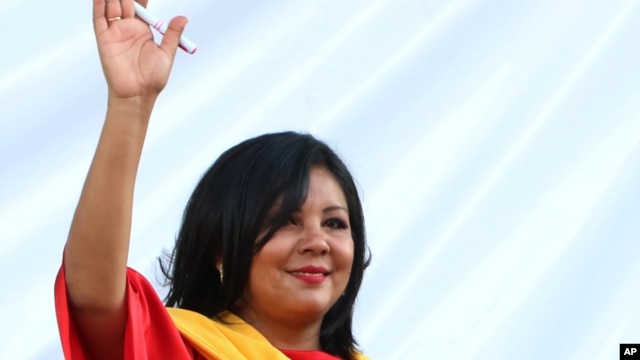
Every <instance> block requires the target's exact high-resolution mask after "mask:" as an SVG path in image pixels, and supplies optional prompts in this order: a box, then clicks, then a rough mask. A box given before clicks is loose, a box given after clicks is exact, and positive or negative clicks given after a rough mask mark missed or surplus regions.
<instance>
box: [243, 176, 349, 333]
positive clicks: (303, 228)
mask: <svg viewBox="0 0 640 360" xmlns="http://www.w3.org/2000/svg"><path fill="white" fill-rule="evenodd" d="M352 262H353V239H352V237H351V228H350V224H349V209H347V202H346V200H345V197H344V193H343V191H342V188H341V187H340V185H339V183H338V181H337V180H336V179H335V177H334V176H333V174H331V172H329V171H328V170H326V169H324V168H320V167H316V168H312V170H311V171H310V176H309V191H308V195H307V198H306V201H305V203H304V204H303V205H302V207H301V208H300V210H299V211H298V212H296V213H294V214H292V215H291V218H290V220H289V222H288V223H287V224H286V225H284V226H282V227H281V228H280V229H278V231H276V233H275V234H274V235H273V237H272V238H271V239H270V240H269V241H268V242H267V243H266V244H265V245H264V247H263V248H262V249H261V250H260V251H259V252H258V253H257V254H256V255H255V256H254V258H253V262H252V264H251V270H250V273H249V282H248V284H247V288H246V289H245V292H244V295H243V297H242V299H241V302H240V303H239V304H238V305H239V306H240V310H241V315H242V316H243V317H245V319H246V320H247V321H250V322H259V323H265V322H268V323H273V322H274V321H275V323H279V324H283V323H284V324H287V323H289V322H292V321H293V322H299V323H300V325H302V324H303V322H314V321H315V322H317V321H321V319H322V317H323V316H324V314H326V312H327V311H328V310H329V309H330V308H331V306H333V304H334V303H335V302H336V301H337V300H338V298H339V297H340V296H341V295H342V293H343V292H344V290H345V288H346V286H347V282H348V281H349V276H350V273H351V264H352ZM254 325H257V324H254Z"/></svg>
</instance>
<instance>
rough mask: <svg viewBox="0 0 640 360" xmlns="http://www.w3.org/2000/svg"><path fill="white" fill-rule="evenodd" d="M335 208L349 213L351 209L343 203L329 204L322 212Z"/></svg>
mask: <svg viewBox="0 0 640 360" xmlns="http://www.w3.org/2000/svg"><path fill="white" fill-rule="evenodd" d="M334 210H342V211H344V212H346V213H347V214H348V213H349V210H348V209H347V208H346V207H344V206H341V205H331V206H327V207H326V208H324V209H322V212H323V213H326V212H330V211H334Z"/></svg>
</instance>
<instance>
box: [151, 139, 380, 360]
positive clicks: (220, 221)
mask: <svg viewBox="0 0 640 360" xmlns="http://www.w3.org/2000/svg"><path fill="white" fill-rule="evenodd" d="M313 167H322V168H325V169H326V170H328V171H329V172H331V173H332V174H333V176H334V177H335V178H336V180H337V181H338V183H339V184H340V187H341V188H342V191H343V192H344V196H345V199H346V201H347V208H348V210H349V223H350V228H351V235H352V238H353V241H354V257H353V264H352V267H351V274H350V278H349V281H348V283H347V287H346V290H345V292H344V295H343V296H340V297H339V299H338V300H337V302H336V303H335V304H334V305H333V306H332V307H331V309H329V311H328V312H327V313H326V314H325V316H324V318H323V321H322V326H321V330H320V347H321V350H323V351H325V352H327V353H329V354H332V355H334V356H338V357H340V358H342V359H353V358H354V354H355V351H356V346H357V342H356V341H355V338H354V336H353V332H352V320H353V310H354V306H355V301H356V296H357V294H358V290H359V289H360V285H361V284H362V279H363V276H364V270H365V269H366V267H367V266H368V265H369V262H370V253H369V249H368V246H367V244H366V238H365V226H364V215H363V210H362V204H361V202H360V198H359V196H358V191H357V188H356V184H355V182H354V180H353V178H352V176H351V173H350V172H349V170H348V169H347V167H346V165H345V164H344V163H343V161H342V160H341V159H340V158H339V157H338V155H336V153H335V152H334V151H333V150H331V148H330V147H329V146H328V145H327V144H326V143H324V142H322V141H320V140H318V139H316V138H315V137H313V136H311V135H309V134H301V133H296V132H280V133H273V134H266V135H261V136H258V137H255V138H252V139H248V140H245V141H243V142H241V143H240V144H238V145H236V146H234V147H232V148H230V149H229V150H227V151H226V152H224V153H223V154H222V155H221V156H220V157H219V158H218V160H216V162H214V164H213V165H212V166H211V167H210V168H209V169H208V170H207V171H206V172H205V174H204V175H203V177H202V178H201V180H200V182H199V183H198V185H197V186H196V188H195V190H194V191H193V194H192V195H191V197H190V199H189V201H188V204H187V206H186V209H185V211H184V215H183V219H182V226H181V229H180V231H179V233H178V236H177V240H176V244H175V247H174V249H173V251H172V252H171V253H170V254H168V256H167V257H166V258H165V261H164V262H163V260H162V259H160V266H161V270H162V272H163V274H164V275H165V277H166V279H167V284H168V285H169V292H168V294H167V296H166V299H165V303H166V305H167V306H175V307H180V308H184V309H188V310H192V311H196V312H198V313H201V314H203V315H205V316H207V317H214V316H216V315H217V314H219V313H220V312H222V311H224V310H233V308H234V305H235V303H236V302H237V300H238V299H239V298H240V297H241V296H242V294H243V291H244V289H245V287H246V286H247V283H248V281H249V271H250V268H251V262H252V259H253V256H254V255H255V254H256V253H257V252H258V251H260V249H261V248H262V247H263V246H264V244H266V243H267V242H268V241H269V239H270V238H271V236H273V234H274V233H275V232H276V231H277V230H278V228H279V227H280V226H282V225H283V224H284V223H286V221H287V219H288V218H289V216H290V215H291V214H292V213H294V212H296V211H297V210H299V209H300V207H301V206H302V204H303V203H304V201H305V198H306V196H307V191H308V187H309V173H310V170H311V168H313ZM276 201H277V202H278V204H279V209H278V210H277V214H276V215H275V217H273V218H272V219H268V217H270V216H272V214H270V211H272V209H273V207H274V205H275V204H276ZM265 224H267V226H268V227H267V229H266V230H267V231H266V232H264V226H265ZM261 233H262V234H265V235H263V236H262V237H261V238H260V239H258V236H259V235H260V234H261ZM216 260H222V267H223V269H224V281H221V280H220V273H219V271H218V269H217V268H216V266H215V263H216Z"/></svg>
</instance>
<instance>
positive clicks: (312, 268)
mask: <svg viewBox="0 0 640 360" xmlns="http://www.w3.org/2000/svg"><path fill="white" fill-rule="evenodd" d="M141 3H142V5H143V6H145V5H146V3H144V2H141ZM93 16H94V28H95V33H96V38H97V42H98V49H99V53H100V59H101V62H102V67H103V71H104V74H105V77H106V80H107V84H108V89H109V92H108V107H107V114H106V119H105V122H104V126H103V130H102V134H101V137H100V140H99V143H98V147H97V149H96V152H95V155H94V159H93V162H92V164H91V168H90V170H89V173H88V175H87V179H86V181H85V185H84V188H83V190H82V194H81V197H80V200H79V203H78V206H77V209H76V213H75V215H74V219H73V222H72V225H71V229H70V232H69V237H68V240H67V244H66V246H65V252H64V260H63V266H62V268H61V270H60V273H59V275H58V278H57V279H56V289H55V293H56V312H57V316H58V324H59V329H60V335H61V339H62V344H63V350H64V353H65V357H66V358H67V359H120V358H125V359H287V358H291V359H336V358H339V359H365V357H364V356H363V355H361V354H360V353H359V352H358V351H357V349H356V342H355V340H354V338H353V335H352V329H351V321H352V314H353V307H354V303H355V298H356V295H357V292H358V289H359V287H360V284H361V282H362V276H363V273H364V269H365V268H366V266H367V265H368V262H369V259H368V253H367V246H366V242H365V231H364V219H363V216H362V206H361V204H360V200H359V198H358V194H357V191H356V187H355V184H354V182H353V179H352V177H351V175H350V173H349V171H348V170H347V168H346V167H345V165H344V164H343V162H342V161H341V160H340V159H339V158H338V157H337V156H336V154H335V153H334V152H333V151H332V150H331V149H330V148H329V147H328V146H327V145H326V144H324V143H323V142H321V141H318V140H316V139H315V138H313V137H312V136H310V135H304V134H297V133H292V132H285V133H277V134H267V135H263V136H260V137H256V138H253V139H249V140H247V141H244V142H242V143H241V144H239V145H237V146H235V147H233V148H231V149H229V150H228V151H227V152H225V153H224V154H223V155H222V156H221V157H220V158H219V159H218V160H217V161H216V162H215V163H214V164H213V165H212V167H211V168H210V169H209V170H208V171H207V172H206V173H205V175H204V176H203V178H202V179H201V181H200V183H199V184H198V185H197V187H196V189H195V191H194V192H193V194H192V196H191V198H190V200H189V203H188V205H187V208H186V210H185V213H184V218H183V224H182V228H181V230H180V232H179V235H178V239H177V242H176V247H175V249H174V251H173V253H172V254H171V256H169V258H168V262H166V263H163V264H162V265H163V267H162V268H163V271H164V273H165V275H166V276H167V279H168V284H169V289H170V290H169V294H168V296H167V303H166V306H167V308H165V304H162V302H161V301H160V299H159V298H158V296H157V294H156V293H155V292H154V290H153V288H152V287H151V285H150V284H149V283H148V281H147V280H146V279H144V278H143V277H142V276H141V275H140V274H138V273H136V272H135V271H133V270H131V269H128V268H127V266H126V263H127V253H128V246H129V237H130V228H131V211H132V201H133V188H134V182H135V176H136V172H137V168H138V163H139V159H140V154H141V151H142V147H143V143H144V138H145V134H146V130H147V126H148V122H149V118H150V115H151V111H152V108H153V105H154V103H155V101H156V98H157V96H158V94H159V93H160V91H161V90H162V89H163V88H164V86H165V84H166V82H167V79H168V76H169V72H170V69H171V66H172V64H173V59H174V56H175V53H176V48H177V46H178V41H179V37H180V34H181V33H182V31H183V29H184V27H185V25H186V22H187V21H186V18H184V17H176V18H174V19H173V20H172V21H171V22H170V24H169V29H168V31H167V32H166V34H165V36H164V38H163V40H162V43H161V44H160V45H156V44H155V43H154V42H153V37H152V34H151V32H150V30H149V27H148V26H147V25H146V24H145V23H143V22H142V21H140V20H138V19H136V18H135V16H134V6H133V1H132V0H122V1H118V0H106V1H105V0H94V14H93Z"/></svg>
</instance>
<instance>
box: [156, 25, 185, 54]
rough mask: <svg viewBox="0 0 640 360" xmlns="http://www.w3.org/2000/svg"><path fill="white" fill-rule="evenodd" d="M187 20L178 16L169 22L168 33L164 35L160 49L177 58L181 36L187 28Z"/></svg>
mask: <svg viewBox="0 0 640 360" xmlns="http://www.w3.org/2000/svg"><path fill="white" fill-rule="evenodd" d="M187 22H188V20H187V18H186V17H184V16H176V17H174V18H173V19H171V21H170V22H169V25H168V27H167V31H166V32H165V33H164V36H163V37H162V42H161V43H160V48H161V49H162V50H164V51H165V52H167V53H168V54H170V55H171V57H173V56H175V54H176V50H177V48H178V45H179V43H180V36H181V35H182V32H183V31H184V28H185V27H186V26H187Z"/></svg>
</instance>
